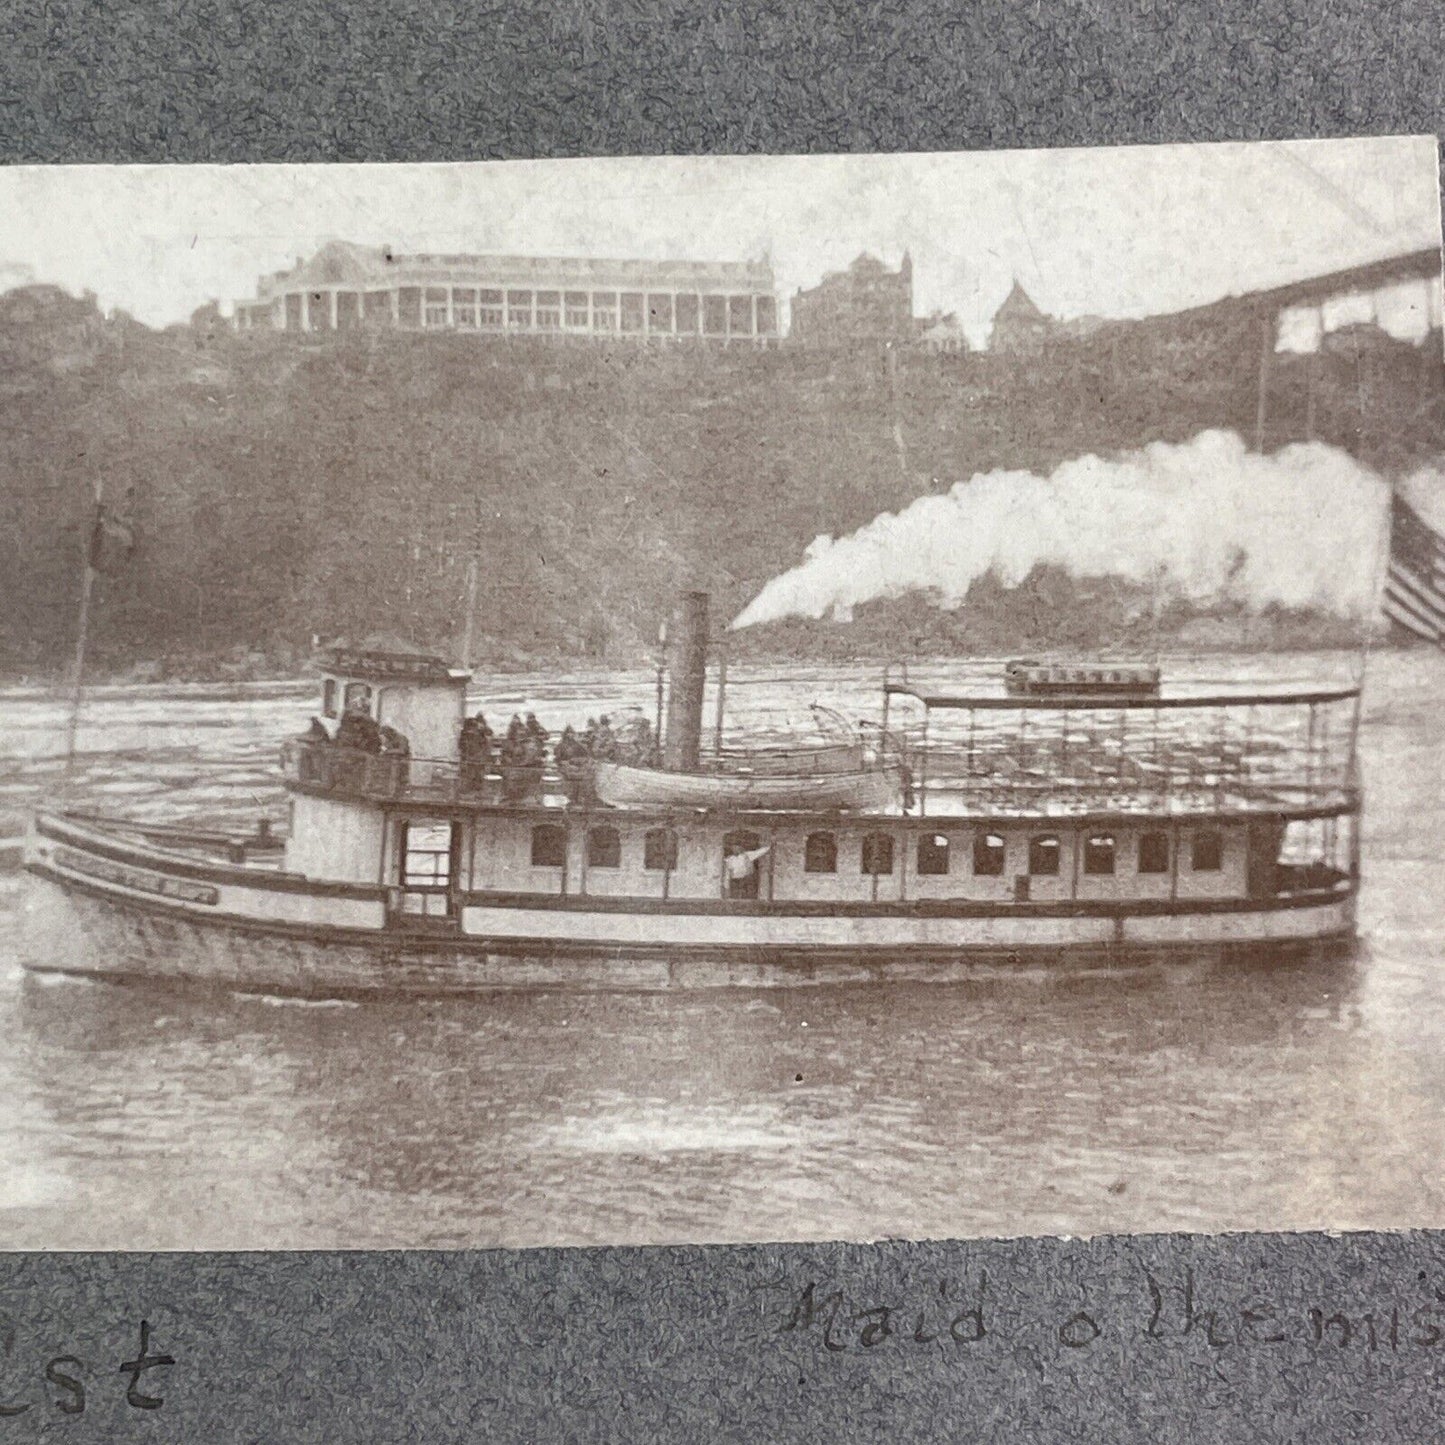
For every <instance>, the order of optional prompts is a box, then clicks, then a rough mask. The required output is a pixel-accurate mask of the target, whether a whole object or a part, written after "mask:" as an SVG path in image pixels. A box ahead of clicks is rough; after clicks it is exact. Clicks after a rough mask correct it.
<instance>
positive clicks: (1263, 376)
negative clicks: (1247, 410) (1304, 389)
mask: <svg viewBox="0 0 1445 1445" xmlns="http://www.w3.org/2000/svg"><path fill="white" fill-rule="evenodd" d="M1259 329H1260V336H1261V340H1260V344H1259V396H1258V398H1257V399H1256V401H1255V408H1254V449H1255V451H1257V452H1261V453H1262V452H1263V451H1264V421H1265V412H1266V406H1267V402H1268V399H1269V359H1270V356H1271V354H1272V353H1273V351H1274V321H1273V318H1271V317H1268V316H1266V317H1265V318H1264V319H1263V320H1261V322H1260V323H1259Z"/></svg>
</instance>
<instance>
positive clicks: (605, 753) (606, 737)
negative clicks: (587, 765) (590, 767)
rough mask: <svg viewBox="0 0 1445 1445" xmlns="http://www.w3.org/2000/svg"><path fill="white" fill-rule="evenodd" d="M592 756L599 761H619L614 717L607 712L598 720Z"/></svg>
mask: <svg viewBox="0 0 1445 1445" xmlns="http://www.w3.org/2000/svg"><path fill="white" fill-rule="evenodd" d="M592 756H593V757H594V758H596V759H597V760H598V762H603V763H612V762H616V761H617V738H616V737H615V736H614V734H613V732H612V719H611V718H609V717H608V716H607V714H606V713H603V714H602V716H601V717H600V718H598V720H597V732H596V734H595V735H594V736H593V739H592Z"/></svg>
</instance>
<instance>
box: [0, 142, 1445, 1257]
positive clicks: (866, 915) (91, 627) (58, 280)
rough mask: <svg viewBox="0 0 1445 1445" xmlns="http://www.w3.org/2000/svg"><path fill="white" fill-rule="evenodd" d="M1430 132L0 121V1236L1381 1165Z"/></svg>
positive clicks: (1429, 509)
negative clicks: (65, 140) (687, 153)
mask: <svg viewBox="0 0 1445 1445" xmlns="http://www.w3.org/2000/svg"><path fill="white" fill-rule="evenodd" d="M1439 196H1440V188H1439V170H1438V154H1437V146H1436V142H1435V140H1434V139H1433V138H1431V137H1381V138H1369V139H1350V140H1338V141H1298V142H1260V143H1248V144H1243V143H1241V144H1202V145H1189V146H1183V145H1180V146H1150V147H1117V148H1097V149H1076V150H1053V151H1014V152H1008V151H998V152H979V153H949V154H942V153H938V154H896V155H884V154H871V155H861V154H860V155H819V156H747V157H730V156H712V157H627V158H611V159H578V160H562V161H524V162H517V161H509V162H485V163H468V164H439V165H298V166H290V165H261V166H230V167H227V166H112V167H104V166H65V167H59V166H57V167H23V166H17V167H10V168H7V169H5V170H0V395H3V404H4V415H5V422H4V424H3V426H0V505H3V512H0V599H3V606H0V1019H3V1022H4V1028H3V1037H4V1042H3V1043H0V1246H3V1247H4V1248H8V1249H65V1250H71V1249H84V1250H112V1249H143V1250H197V1249H212V1250H229V1249H297V1248H306V1249H313V1248H321V1249H325V1248H348V1249H349V1248H357V1249H373V1248H388V1249H390V1248H438V1247H445V1248H452V1247H497V1246H503V1247H531V1246H550V1245H635V1244H674V1243H697V1244H715V1243H740V1242H748V1241H823V1240H855V1241H871V1240H878V1239H885V1238H900V1237H906V1238H915V1239H919V1238H947V1239H957V1238H965V1239H966V1238H1000V1237H1003V1238H1006V1237H1014V1236H1023V1235H1059V1234H1064V1235H1076V1236H1077V1235H1091V1234H1105V1233H1124V1232H1157V1231H1185V1230H1187V1231H1205V1232H1221V1231H1235V1230H1301V1229H1310V1230H1319V1229H1326V1230H1347V1229H1386V1230H1395V1229H1407V1228H1417V1227H1433V1228H1441V1227H1445V971H1442V967H1441V957H1442V950H1445V867H1442V864H1441V857H1440V850H1439V849H1438V848H1437V847H1436V842H1437V840H1438V839H1439V838H1440V837H1441V836H1442V833H1445V709H1442V707H1441V706H1440V704H1441V701H1442V699H1445V654H1442V643H1445V341H1442V284H1441V213H1440V199H1439Z"/></svg>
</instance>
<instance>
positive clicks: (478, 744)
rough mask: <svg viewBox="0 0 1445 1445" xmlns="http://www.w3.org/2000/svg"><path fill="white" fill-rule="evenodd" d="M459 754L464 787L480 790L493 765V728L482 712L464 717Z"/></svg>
mask: <svg viewBox="0 0 1445 1445" xmlns="http://www.w3.org/2000/svg"><path fill="white" fill-rule="evenodd" d="M457 756H458V757H459V759H460V760H461V784H462V787H463V788H464V789H465V790H466V791H467V792H471V793H478V792H480V791H481V789H482V784H483V783H484V782H485V781H486V777H487V769H488V768H490V767H491V765H492V730H491V728H489V727H488V726H487V720H486V718H485V717H483V716H482V714H481V713H478V714H477V715H476V716H475V717H469V718H465V719H463V721H462V730H461V734H460V736H459V737H458V738H457Z"/></svg>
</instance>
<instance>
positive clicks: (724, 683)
mask: <svg viewBox="0 0 1445 1445" xmlns="http://www.w3.org/2000/svg"><path fill="white" fill-rule="evenodd" d="M727 690H728V645H727V639H726V638H724V639H723V640H722V641H721V642H719V643H718V649H717V716H716V718H715V719H714V721H713V732H712V750H713V753H714V754H715V755H716V756H717V757H721V756H722V743H723V707H724V705H725V698H726V696H727Z"/></svg>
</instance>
